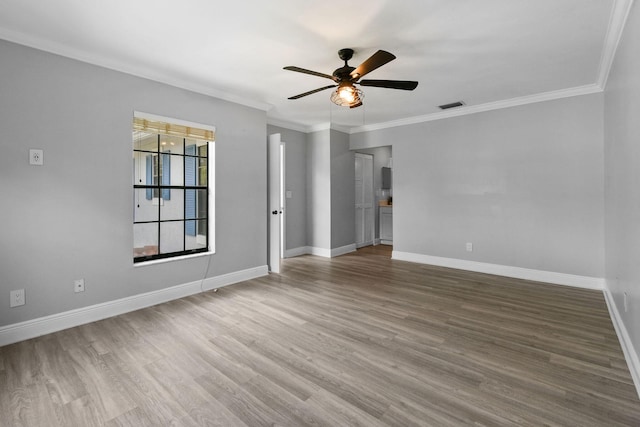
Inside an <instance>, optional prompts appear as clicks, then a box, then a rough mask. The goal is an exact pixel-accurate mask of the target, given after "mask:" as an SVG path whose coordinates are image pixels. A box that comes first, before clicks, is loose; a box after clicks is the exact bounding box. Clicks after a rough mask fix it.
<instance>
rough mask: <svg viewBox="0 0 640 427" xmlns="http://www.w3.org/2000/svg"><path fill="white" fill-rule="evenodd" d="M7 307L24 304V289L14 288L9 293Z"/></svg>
mask: <svg viewBox="0 0 640 427" xmlns="http://www.w3.org/2000/svg"><path fill="white" fill-rule="evenodd" d="M10 298H11V300H10V302H9V307H18V306H20V305H24V289H16V290H15V291H11V293H10Z"/></svg>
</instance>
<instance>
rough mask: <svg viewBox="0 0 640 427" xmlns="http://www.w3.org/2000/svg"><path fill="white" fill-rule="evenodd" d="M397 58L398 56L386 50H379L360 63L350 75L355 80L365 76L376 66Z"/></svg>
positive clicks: (378, 66)
mask: <svg viewBox="0 0 640 427" xmlns="http://www.w3.org/2000/svg"><path fill="white" fill-rule="evenodd" d="M394 59H396V56H395V55H394V54H392V53H389V52H387V51H386V50H379V51H377V52H376V53H374V54H373V55H371V56H370V57H369V59H367V60H366V61H364V62H363V63H362V64H360V65H358V67H357V68H356V69H355V70H353V71H352V72H351V73H350V75H351V77H352V78H354V79H355V80H357V79H359V78H360V77H362V76H364V75H365V74H368V73H370V72H372V71H373V70H375V69H376V68H380V67H382V66H383V65H384V64H386V63H388V62H391V61H393V60H394Z"/></svg>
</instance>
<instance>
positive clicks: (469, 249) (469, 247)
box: [467, 243, 473, 252]
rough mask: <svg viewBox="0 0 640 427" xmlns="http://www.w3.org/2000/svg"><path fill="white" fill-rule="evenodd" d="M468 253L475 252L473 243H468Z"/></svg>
mask: <svg viewBox="0 0 640 427" xmlns="http://www.w3.org/2000/svg"><path fill="white" fill-rule="evenodd" d="M467 252H473V243H467Z"/></svg>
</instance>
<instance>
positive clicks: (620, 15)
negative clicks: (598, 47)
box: [597, 0, 633, 90]
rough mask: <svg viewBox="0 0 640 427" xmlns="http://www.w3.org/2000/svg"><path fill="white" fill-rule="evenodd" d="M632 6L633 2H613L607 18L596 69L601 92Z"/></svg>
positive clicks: (631, 0) (626, 0) (624, 0)
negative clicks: (598, 65)
mask: <svg viewBox="0 0 640 427" xmlns="http://www.w3.org/2000/svg"><path fill="white" fill-rule="evenodd" d="M631 6H633V0H614V2H613V7H612V8H611V15H610V17H609V27H608V28H607V35H606V36H605V39H604V47H603V49H602V57H601V58H600V67H599V69H598V82H597V84H598V86H600V87H601V88H602V89H603V90H604V88H606V86H607V80H608V78H609V72H610V71H611V67H612V66H613V60H614V58H615V55H616V51H617V50H618V45H619V44H620V39H621V38H622V32H623V31H624V26H625V24H626V23H627V18H628V17H629V12H630V11H631Z"/></svg>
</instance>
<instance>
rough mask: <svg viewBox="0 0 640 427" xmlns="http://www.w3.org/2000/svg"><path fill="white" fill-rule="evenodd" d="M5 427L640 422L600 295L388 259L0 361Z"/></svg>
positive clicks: (160, 314) (214, 300)
mask: <svg viewBox="0 0 640 427" xmlns="http://www.w3.org/2000/svg"><path fill="white" fill-rule="evenodd" d="M0 425H2V426H30V427H32V426H47V427H49V426H83V427H84V426H94V425H97V426H102V425H106V426H145V425H149V426H151V425H153V426H158V425H161V426H166V425H172V426H173V425H175V426H204V425H214V426H263V425H269V426H273V425H283V426H307V425H309V426H368V427H369V426H383V425H384V426H386V425H390V426H412V425H417V426H461V425H483V426H502V425H504V426H514V425H517V426H529V425H532V426H541V425H549V426H618V425H626V426H638V425H640V401H639V400H638V396H637V393H636V390H635V389H634V386H633V383H632V380H631V378H630V375H629V371H628V369H627V366H626V363H625V360H624V358H623V355H622V351H621V349H620V345H619V343H618V341H617V338H616V334H615V332H614V329H613V326H612V324H611V321H610V319H609V316H608V313H607V308H606V306H605V302H604V299H603V296H602V294H601V293H600V292H597V291H589V290H581V289H573V288H569V287H562V286H553V285H546V284H541V283H533V282H527V281H523V280H516V279H508V278H503V277H496V276H489V275H483V274H477V273H469V272H462V271H457V270H451V269H446V268H438V267H429V266H424V265H419V264H412V263H406V262H401V261H394V260H391V259H390V252H389V248H385V247H375V248H366V249H363V250H359V251H358V252H357V253H354V254H349V255H345V256H342V257H338V258H334V259H325V258H319V257H313V256H303V257H298V258H294V259H289V260H286V261H284V262H283V273H282V274H281V275H270V276H269V277H264V278H260V279H255V280H251V281H248V282H244V283H241V284H236V285H233V286H229V287H226V288H222V289H220V290H219V291H218V292H217V293H214V292H206V293H203V294H199V295H194V296H192V297H188V298H183V299H180V300H177V301H173V302H170V303H166V304H161V305H158V306H154V307H150V308H147V309H144V310H139V311H136V312H133V313H128V314H125V315H121V316H117V317H114V318H111V319H107V320H103V321H100V322H96V323H92V324H88V325H84V326H80V327H76V328H72V329H68V330H65V331H61V332H58V333H54V334H50V335H47V336H43V337H40V338H37V339H32V340H28V341H25V342H21V343H17V344H14V345H9V346H5V347H2V348H0Z"/></svg>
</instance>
